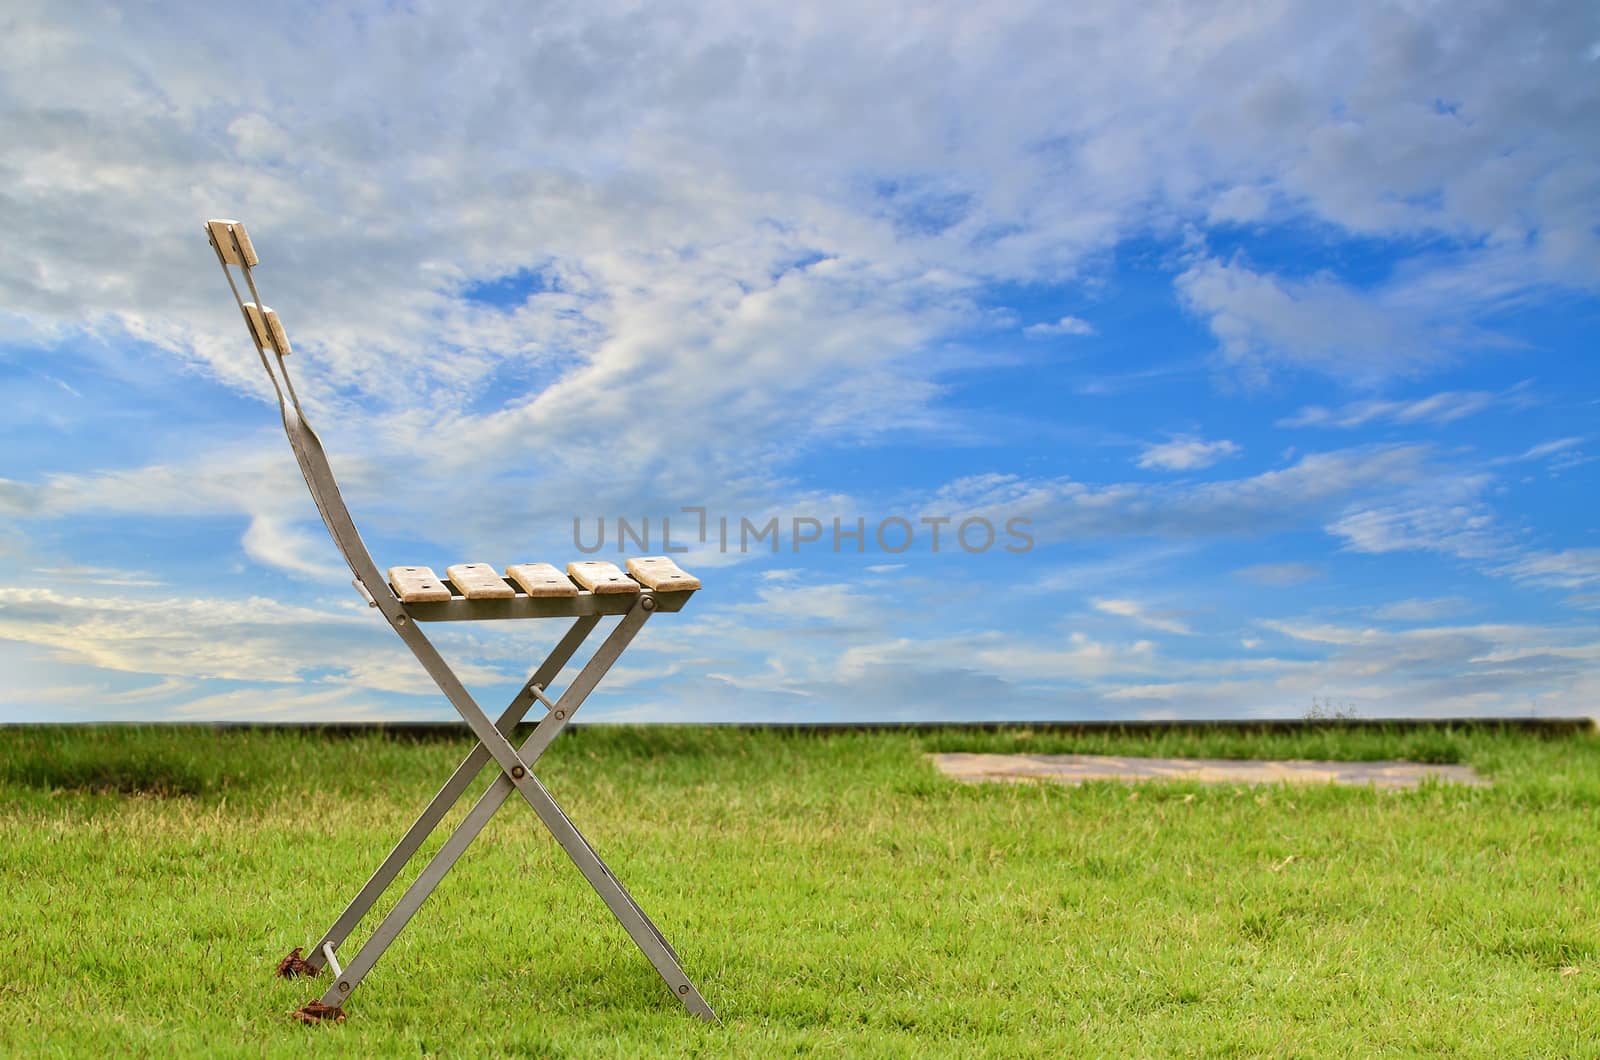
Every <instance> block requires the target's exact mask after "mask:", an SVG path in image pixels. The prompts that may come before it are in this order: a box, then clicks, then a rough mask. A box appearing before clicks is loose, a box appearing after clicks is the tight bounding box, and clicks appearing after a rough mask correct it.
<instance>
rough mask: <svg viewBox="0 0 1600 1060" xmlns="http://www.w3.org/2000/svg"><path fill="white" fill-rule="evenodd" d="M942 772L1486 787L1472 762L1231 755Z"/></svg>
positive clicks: (973, 776)
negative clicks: (1429, 781)
mask: <svg viewBox="0 0 1600 1060" xmlns="http://www.w3.org/2000/svg"><path fill="white" fill-rule="evenodd" d="M928 757H930V758H932V759H933V760H934V763H935V764H936V765H937V766H938V767H939V771H940V772H942V773H944V774H945V775H946V776H949V777H954V778H955V779H957V780H962V781H966V782H968V783H978V782H981V781H986V780H987V781H994V780H1001V781H1016V780H1053V781H1057V782H1058V783H1062V784H1082V783H1083V782H1084V781H1087V780H1197V781H1200V782H1202V783H1206V784H1277V783H1279V782H1287V783H1290V784H1355V785H1368V784H1370V785H1372V786H1373V787H1379V788H1414V787H1416V786H1417V785H1418V784H1420V783H1422V780H1423V778H1424V777H1437V778H1439V779H1440V780H1442V781H1447V782H1449V783H1453V784H1466V785H1469V786H1472V787H1486V786H1488V784H1489V781H1488V780H1486V779H1484V778H1483V777H1481V776H1479V775H1478V773H1477V772H1476V771H1475V770H1473V768H1472V767H1471V766H1440V765H1427V764H1424V763H1422V762H1314V761H1304V760H1298V759H1286V760H1282V761H1265V760H1258V759H1232V758H1122V757H1116V756H1112V755H993V754H935V755H929V756H928Z"/></svg>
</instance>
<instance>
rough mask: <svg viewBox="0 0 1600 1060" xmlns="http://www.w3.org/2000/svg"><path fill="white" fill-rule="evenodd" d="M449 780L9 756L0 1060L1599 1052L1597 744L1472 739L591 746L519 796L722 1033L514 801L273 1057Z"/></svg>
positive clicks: (270, 760)
mask: <svg viewBox="0 0 1600 1060" xmlns="http://www.w3.org/2000/svg"><path fill="white" fill-rule="evenodd" d="M469 747H470V744H469V743H468V742H466V741H465V740H461V741H453V740H434V741H429V742H408V741H406V740H403V739H396V738H393V737H384V736H373V735H362V736H356V737H338V738H329V737H324V736H317V735H312V734H305V733H298V732H251V731H220V732H214V731H210V730H200V731H195V730H189V731H182V730H172V729H135V730H128V729H75V730H68V729H43V730H41V729H30V730H17V729H12V730H4V731H0V881H3V884H4V886H3V888H0V942H3V944H4V947H5V952H6V956H7V961H6V974H5V975H4V976H3V977H0V999H3V1000H0V1054H4V1055H7V1056H22V1055H27V1056H37V1055H57V1054H59V1055H68V1054H71V1055H77V1054H84V1053H89V1052H91V1051H93V1052H101V1053H116V1054H161V1055H167V1056H173V1055H175V1056H189V1055H201V1054H206V1055H247V1056H254V1055H262V1054H266V1055H284V1056H289V1055H296V1054H299V1053H301V1052H302V1051H304V1050H311V1051H312V1052H315V1053H325V1054H327V1055H402V1054H424V1055H426V1054H453V1055H496V1056H503V1055H516V1054H535V1055H581V1056H591V1055H598V1056H640V1055H679V1054H682V1055H723V1054H736V1055H752V1056H771V1055H789V1054H811V1053H816V1054H823V1055H838V1056H873V1055H888V1056H906V1055H919V1056H920V1055H928V1054H936V1055H973V1054H977V1053H992V1054H999V1055H1019V1056H1051V1057H1056V1056H1064V1055H1083V1054H1121V1055H1125V1054H1185V1055H1195V1054H1202V1055H1205V1054H1233V1053H1240V1052H1245V1053H1257V1054H1259V1053H1272V1054H1285V1055H1318V1056H1327V1055H1346V1054H1373V1053H1380V1052H1381V1053H1401V1054H1406V1053H1419V1052H1428V1053H1433V1052H1452V1053H1463V1054H1472V1055H1484V1056H1487V1055H1494V1056H1505V1055H1528V1056H1553V1055H1588V1056H1592V1055H1597V1054H1600V882H1597V871H1596V869H1597V863H1600V857H1597V848H1596V838H1597V834H1600V833H1597V824H1600V821H1597V807H1600V738H1597V737H1596V736H1594V735H1582V736H1577V737H1562V738H1558V739H1542V738H1540V737H1537V736H1533V735H1526V734H1516V733H1506V732H1495V731H1478V730H1469V731H1449V732H1410V733H1403V732H1396V731H1349V730H1338V729H1330V730H1319V731H1315V732H1309V733H1295V734H1270V733H1269V734H1256V735H1251V734H1239V733H1225V732H1223V733H1208V734H1198V735H1197V734H1171V733H1166V734H1155V735H1151V734H1140V733H1124V734H1121V735H1118V734H1098V735H1089V736H1057V735H1047V734H1043V733H1028V732H1008V733H996V734H984V733H960V732H948V731H946V732H934V733H923V734H902V733H892V734H834V735H829V736H816V735H794V734H776V733H760V732H757V733H752V732H738V731H721V730H705V729H678V728H607V727H600V728H591V729H576V730H573V731H569V732H568V733H567V734H566V735H564V736H562V738H561V739H560V740H558V741H557V742H556V744H555V745H554V746H553V747H552V749H551V751H550V753H549V754H548V755H547V757H546V758H545V760H544V761H543V762H542V763H541V767H540V770H539V772H540V774H541V776H542V778H543V779H544V781H545V783H546V784H547V785H548V786H549V787H550V789H551V790H552V791H553V792H554V793H555V795H556V797H557V798H558V799H560V800H561V801H562V802H563V804H564V805H565V806H566V808H567V810H568V812H569V813H571V815H572V817H573V818H574V820H576V821H577V822H578V825H579V827H581V828H583V829H584V830H585V831H586V832H587V834H588V835H589V837H590V838H591V840H592V841H593V842H594V844H595V846H596V847H597V848H598V849H599V850H600V852H601V854H602V855H603V856H605V857H606V858H607V860H608V861H609V862H610V864H611V867H612V868H613V869H614V870H615V871H616V873H617V875H618V876H619V877H620V878H621V879H622V880H623V881H624V882H626V883H627V884H628V885H629V887H630V889H631V890H632V891H633V893H634V895H635V897H637V898H638V900H639V902H640V904H641V905H642V906H643V907H644V908H645V909H646V911H648V912H649V913H650V915H651V916H652V917H653V918H654V919H655V921H656V922H657V923H658V924H659V925H660V926H661V928H662V930H663V931H664V932H665V933H666V935H667V937H668V938H669V939H671V940H672V942H673V944H674V945H675V946H676V948H677V949H678V951H679V953H680V954H681V955H682V957H683V962H684V965H685V967H686V968H687V970H688V971H689V974H690V975H691V976H693V977H695V979H696V980H697V982H698V983H699V985H700V988H701V990H702V992H703V993H704V994H705V996H706V998H707V1000H708V1001H710V1002H711V1004H712V1005H713V1006H714V1007H716V1008H717V1010H718V1012H719V1013H720V1014H721V1016H722V1019H723V1021H724V1022H723V1025H722V1026H706V1025H702V1024H701V1023H699V1022H698V1021H696V1020H694V1019H692V1018H691V1017H689V1016H688V1015H687V1014H686V1013H685V1012H684V1011H683V1010H682V1009H681V1008H680V1007H679V1005H678V1004H677V1002H676V1001H675V1000H674V999H673V998H672V997H670V996H669V995H668V993H667V991H666V988H665V987H664V986H663V985H662V984H661V982H660V980H658V979H657V978H656V976H655V974H654V972H653V971H652V970H651V969H650V966H649V965H648V964H647V963H646V962H645V960H644V958H643V957H642V956H640V955H639V954H638V953H637V951H635V950H634V949H633V947H632V944H631V943H630V942H629V941H628V939H627V936H626V935H624V934H623V932H622V930H621V928H619V927H618V926H617V925H616V924H615V922H614V921H613V920H612V919H611V917H610V915H609V913H607V911H606V909H605V907H604V906H603V905H602V904H601V902H600V900H599V899H598V898H597V897H596V896H595V895H594V894H593V892H591V891H590V890H589V888H588V887H587V886H586V885H585V884H584V883H583V881H582V879H581V878H580V877H579V876H578V874H577V872H576V870H575V869H574V868H573V867H572V865H571V863H570V862H568V861H567V860H566V858H565V856H564V855H563V854H562V853H561V851H560V849H559V848H558V847H557V846H556V845H555V843H554V842H553V841H552V840H551V839H550V838H549V837H548V835H547V834H546V833H545V832H544V831H543V829H542V828H541V827H539V825H538V823H537V819H536V818H535V817H534V816H533V814H532V812H531V811H530V810H529V809H528V808H527V807H526V805H524V804H521V803H520V802H512V803H508V804H507V805H506V807H505V808H504V809H503V810H502V811H501V813H500V814H499V815H498V816H497V817H496V819H495V820H494V822H493V823H492V824H491V825H490V826H489V828H488V830H487V831H486V832H485V833H484V835H483V837H482V838H481V839H480V840H479V842H478V843H476V844H474V846H473V847H472V848H471V849H470V850H469V851H468V853H467V855H466V856H465V857H464V858H463V859H462V861H461V863H460V865H459V866H458V867H457V869H456V871H455V872H454V873H452V874H451V875H450V877H449V878H448V879H446V881H445V882H444V884H443V885H442V886H441V887H440V889H439V890H438V891H437V892H435V894H434V896H433V897H432V898H431V899H430V900H429V901H428V903H427V904H426V905H425V906H423V908H422V910H421V912H420V913H419V914H418V915H417V917H416V919H415V920H414V921H413V922H412V924H411V926H410V928H408V929H407V931H406V933H405V934H404V935H402V936H401V938H400V940H399V941H398V942H397V943H396V944H395V946H394V947H393V948H392V949H390V951H389V952H388V954H387V955H386V956H385V957H384V959H383V961H382V962H381V963H379V965H378V966H377V968H376V969H375V970H374V971H373V973H372V974H371V975H370V976H369V977H368V978H367V980H366V982H365V983H364V984H363V985H362V987H361V988H360V990H358V991H357V993H356V994H355V996H354V997H353V998H352V1000H351V1001H350V1003H349V1004H348V1006H347V1011H348V1012H349V1019H348V1021H347V1022H346V1023H344V1024H343V1025H333V1026H321V1027H306V1026H301V1025H299V1024H297V1023H295V1022H293V1021H292V1020H291V1019H290V1018H289V1012H290V1011H291V1010H292V1009H294V1008H296V1007H298V1006H299V1005H300V1004H302V1003H304V1002H305V1001H307V1000H309V999H311V998H312V997H314V996H316V995H317V994H319V993H320V992H321V989H322V987H321V986H319V985H310V984H308V983H306V982H305V981H283V980H279V979H276V978H274V977H273V974H272V971H273V967H274V965H275V964H276V962H277V960H278V959H279V958H280V957H282V956H283V954H284V953H285V952H287V951H288V949H289V948H290V947H291V946H295V945H308V944H309V943H311V942H314V941H315V940H316V938H317V936H318V935H320V934H321V932H322V931H323V929H324V928H326V927H327V926H328V923H329V922H330V921H331V919H332V917H333V916H334V914H336V913H337V912H338V911H339V910H340V909H342V908H343V905H344V903H345V902H346V901H347V900H348V899H349V898H350V897H351V896H352V894H353V893H354V891H355V889H356V888H357V887H358V886H359V885H360V883H361V882H362V881H363V880H365V879H366V876H367V874H368V873H369V872H370V870H371V869H372V868H373V867H374V866H375V865H376V864H377V862H378V860H379V859H380V858H381V857H382V856H383V854H384V853H385V852H386V851H387V849H388V847H389V845H390V843H392V842H393V840H394V839H395V838H397V837H398V836H399V835H400V833H401V832H402V831H403V830H404V829H405V827H406V825H408V824H409V823H410V821H411V819H412V818H413V817H414V816H415V814H416V812H417V811H418V810H419V809H420V808H421V807H422V805H423V804H424V803H425V802H426V801H427V800H428V798H429V797H430V796H431V795H432V794H433V792H434V791H435V790H436V789H437V787H438V785H439V784H440V783H441V782H442V780H443V779H444V777H446V776H447V775H448V774H449V772H450V770H451V769H452V768H453V767H454V765H455V763H456V762H457V761H458V760H459V759H460V757H461V756H462V755H463V754H465V752H466V751H467V749H468V748H469ZM930 750H947V751H954V750H967V751H1009V750H1027V751H1035V752H1041V753H1043V752H1064V751H1082V752H1091V753H1111V754H1157V755H1179V754H1187V755H1204V756H1209V757H1257V756H1262V757H1265V756H1271V757H1314V758H1368V759H1370V758H1406V757H1409V758H1421V759H1423V760H1427V761H1434V762H1454V761H1460V762H1467V763H1470V764H1472V765H1474V766H1476V767H1477V768H1478V770H1479V771H1480V772H1482V773H1484V774H1486V775H1487V776H1489V777H1491V778H1492V779H1493V780H1494V786H1493V787H1492V788H1487V789H1469V788H1459V787H1447V786H1439V785H1433V786H1425V787H1423V788H1422V789H1420V790H1416V791H1410V792H1377V791H1373V790H1368V789H1344V788H1320V787H1319V788H1294V789H1291V788H1286V787H1271V788H1254V789H1252V788H1243V787H1203V786H1201V785H1198V784H1192V783H1154V784H1144V785H1138V786H1132V787H1128V786H1123V785H1120V784H1109V783H1108V784H1091V785H1088V786H1085V787H1082V788H1064V787H1057V786H1054V785H1037V786H1032V785H984V786H964V785H961V784H959V783H956V782H954V781H949V780H946V779H944V778H942V777H940V776H939V775H937V774H936V773H935V772H934V770H933V768H932V767H931V766H930V765H929V764H928V763H927V762H926V761H925V759H924V758H923V753H924V752H925V751H930ZM487 779H488V778H487V777H485V778H481V779H480V781H479V784H478V785H477V788H475V789H474V790H475V791H476V790H479V789H481V788H482V787H484V786H485V784H486V782H487ZM464 812H465V804H463V806H462V808H461V809H459V810H458V811H457V812H456V814H455V815H454V816H452V817H451V818H450V821H449V822H447V824H448V823H453V822H454V821H455V820H456V819H458V818H459V817H460V816H461V814H462V813H464ZM442 841H443V831H442V830H441V832H440V833H439V834H437V835H436V837H435V838H434V840H433V841H432V842H431V843H430V845H429V847H428V848H426V849H427V850H428V851H431V850H432V849H434V848H435V847H437V846H438V845H439V843H440V842H442ZM420 867H421V862H420V860H419V861H417V862H415V863H414V864H413V867H412V868H411V869H410V871H408V872H407V873H406V874H405V875H404V876H403V877H402V880H409V879H410V878H411V876H412V875H414V874H415V873H416V872H417V871H420ZM399 893H400V888H399V887H396V888H394V889H393V890H392V891H391V892H390V894H389V895H388V896H386V901H384V902H381V903H380V904H379V907H378V912H379V913H381V912H382V911H383V910H385V909H387V908H388V905H389V903H390V902H392V901H394V900H395V899H396V898H398V896H399ZM375 923H376V916H373V917H371V918H369V920H368V921H367V922H365V923H364V924H363V925H362V927H361V929H359V930H358V931H357V933H356V935H355V936H354V937H353V938H352V939H351V941H350V942H348V943H346V946H345V950H344V955H345V957H346V958H348V957H350V956H353V954H354V952H355V950H354V947H355V944H356V943H357V942H359V941H360V940H361V939H363V938H364V937H365V934H366V933H367V932H368V931H370V930H371V927H372V925H373V924H375ZM317 982H318V983H321V984H325V983H326V982H327V980H326V979H322V980H319V981H317Z"/></svg>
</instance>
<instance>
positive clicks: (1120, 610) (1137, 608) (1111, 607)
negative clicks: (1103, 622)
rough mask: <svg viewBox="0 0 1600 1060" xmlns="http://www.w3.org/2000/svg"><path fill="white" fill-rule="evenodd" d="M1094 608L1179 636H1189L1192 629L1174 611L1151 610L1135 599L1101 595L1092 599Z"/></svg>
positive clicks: (1103, 612)
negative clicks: (1120, 598)
mask: <svg viewBox="0 0 1600 1060" xmlns="http://www.w3.org/2000/svg"><path fill="white" fill-rule="evenodd" d="M1093 604H1094V609H1095V610H1096V611H1099V612H1101V613H1102V614H1107V615H1116V616H1118V617H1119V618H1126V619H1131V620H1132V621H1134V622H1137V623H1138V624H1139V625H1141V626H1149V627H1150V628H1151V629H1158V630H1160V631H1161V632H1163V633H1176V634H1178V635H1180V636H1189V635H1191V634H1192V633H1193V632H1194V630H1192V629H1190V628H1189V626H1188V624H1187V623H1186V622H1184V621H1183V620H1182V619H1180V618H1179V617H1178V613H1177V612H1175V611H1151V610H1148V609H1147V608H1146V607H1145V606H1144V605H1143V604H1141V603H1139V602H1138V601H1137V600H1119V599H1115V598H1109V597H1101V598H1099V599H1096V600H1094V601H1093Z"/></svg>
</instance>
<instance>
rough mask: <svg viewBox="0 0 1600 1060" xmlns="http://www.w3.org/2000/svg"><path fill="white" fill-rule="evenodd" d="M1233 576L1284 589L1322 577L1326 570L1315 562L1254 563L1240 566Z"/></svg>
mask: <svg viewBox="0 0 1600 1060" xmlns="http://www.w3.org/2000/svg"><path fill="white" fill-rule="evenodd" d="M1233 573H1234V576H1235V577H1239V578H1243V579H1245V580H1246V581H1252V582H1255V583H1256V584H1257V585H1270V586H1272V587H1274V588H1279V589H1286V588H1290V587H1292V586H1296V585H1303V584H1305V583H1306V582H1309V581H1315V580H1316V579H1318V578H1321V577H1323V576H1324V575H1325V574H1326V573H1327V572H1326V571H1324V570H1323V569H1322V567H1321V566H1319V565H1317V564H1315V563H1296V562H1286V563H1256V564H1252V565H1251V566H1248V567H1240V568H1239V569H1238V570H1236V571H1234V572H1233Z"/></svg>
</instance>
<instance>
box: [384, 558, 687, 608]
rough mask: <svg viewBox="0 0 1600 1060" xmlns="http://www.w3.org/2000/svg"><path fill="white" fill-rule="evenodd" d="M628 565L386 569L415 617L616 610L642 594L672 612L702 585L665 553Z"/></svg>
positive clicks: (595, 562)
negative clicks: (439, 571)
mask: <svg viewBox="0 0 1600 1060" xmlns="http://www.w3.org/2000/svg"><path fill="white" fill-rule="evenodd" d="M627 565H628V570H627V573H626V574H624V573H623V572H622V570H620V569H619V568H618V567H617V565H616V564H614V563H608V562H606V561H604V560H576V561H574V562H572V563H569V564H567V569H566V573H565V574H563V573H562V572H561V571H560V570H558V569H557V568H556V567H555V566H554V565H553V564H549V563H512V564H509V565H508V566H507V567H506V568H505V573H504V574H503V575H502V574H499V573H496V571H495V568H494V567H493V566H491V565H490V564H488V563H456V564H451V565H450V566H448V567H446V568H445V574H446V575H447V577H444V578H441V577H439V575H438V574H436V573H434V571H433V569H432V568H431V567H422V566H413V567H390V568H389V585H390V587H391V588H393V589H394V594H395V596H396V597H398V598H399V600H400V602H401V603H402V604H403V605H405V608H406V611H407V612H408V613H409V614H410V615H411V616H412V617H413V618H415V619H416V620H417V621H419V622H444V621H452V620H458V621H463V620H475V619H496V618H506V619H509V618H558V617H567V616H583V615H620V614H624V613H626V612H627V611H628V610H629V609H630V608H631V607H632V606H633V601H634V600H635V599H636V598H637V597H638V595H639V594H640V593H641V592H648V593H650V594H651V595H652V596H654V597H655V603H656V609H657V610H660V611H677V610H679V609H680V608H682V607H683V605H684V603H685V602H687V600H688V598H689V595H690V594H691V593H693V592H694V591H695V590H696V589H699V588H700V579H699V578H696V577H695V576H694V575H692V574H690V573H689V572H687V571H685V570H684V569H683V568H681V567H679V566H678V565H677V564H676V563H674V562H673V561H672V559H671V558H670V557H667V556H640V557H635V558H633V559H630V560H628V564H627Z"/></svg>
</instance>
